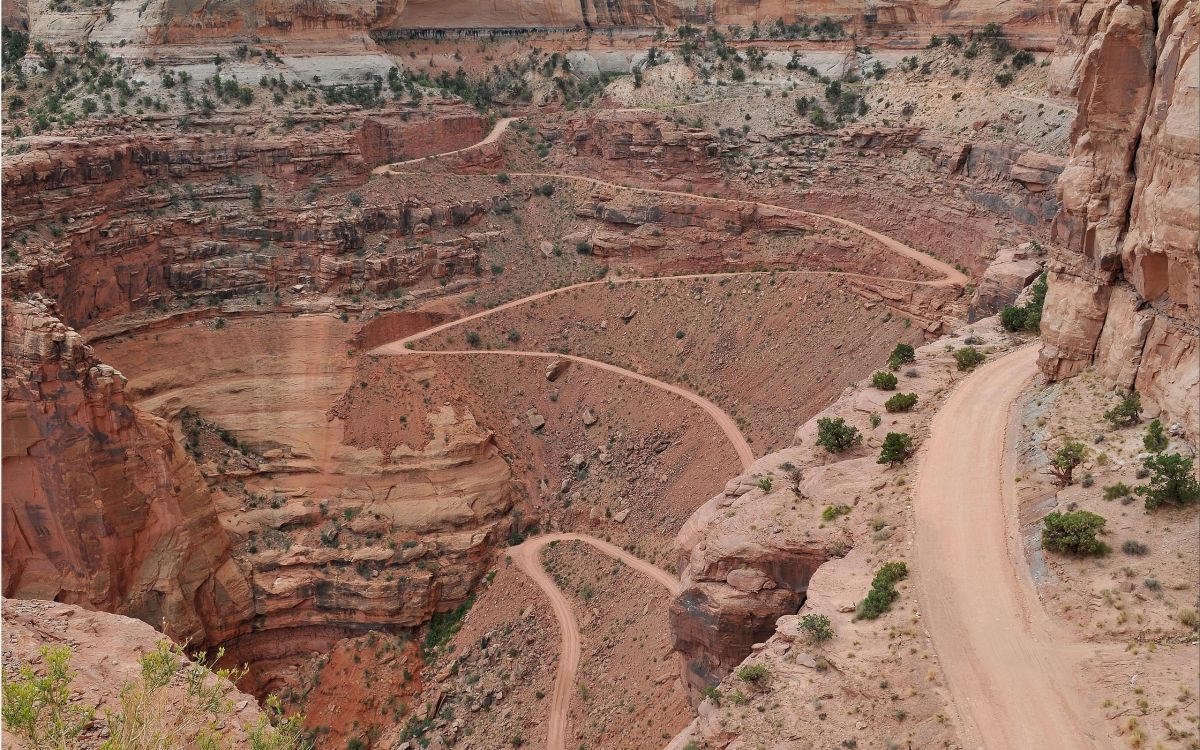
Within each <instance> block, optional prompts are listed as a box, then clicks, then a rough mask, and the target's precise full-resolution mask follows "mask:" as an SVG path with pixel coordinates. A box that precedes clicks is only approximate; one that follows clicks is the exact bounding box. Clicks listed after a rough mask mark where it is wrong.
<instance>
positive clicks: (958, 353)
mask: <svg viewBox="0 0 1200 750" xmlns="http://www.w3.org/2000/svg"><path fill="white" fill-rule="evenodd" d="M985 359H987V357H985V356H984V354H983V352H981V351H979V350H978V349H976V348H975V347H973V346H964V347H963V348H961V349H957V350H955V352H954V361H955V362H956V363H957V364H958V369H959V370H964V371H965V370H973V369H975V367H976V366H978V365H979V363H980V362H983V360H985Z"/></svg>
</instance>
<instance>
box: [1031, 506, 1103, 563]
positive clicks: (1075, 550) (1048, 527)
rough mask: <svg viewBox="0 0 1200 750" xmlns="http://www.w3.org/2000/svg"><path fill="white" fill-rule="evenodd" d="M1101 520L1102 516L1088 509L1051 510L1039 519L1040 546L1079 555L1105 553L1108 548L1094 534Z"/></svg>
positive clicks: (1090, 555)
mask: <svg viewBox="0 0 1200 750" xmlns="http://www.w3.org/2000/svg"><path fill="white" fill-rule="evenodd" d="M1104 524H1105V519H1104V516H1101V515H1097V514H1095V513H1092V512H1090V511H1086V510H1073V511H1068V512H1066V513H1060V512H1059V511H1054V512H1052V513H1049V514H1047V515H1046V517H1045V518H1043V519H1042V548H1043V549H1046V550H1049V551H1050V552H1058V553H1060V554H1064V555H1076V556H1079V557H1098V556H1100V555H1107V554H1108V553H1109V552H1110V551H1111V548H1110V547H1109V546H1108V545H1107V544H1105V543H1104V542H1102V541H1100V540H1099V539H1097V538H1096V534H1097V533H1098V532H1101V531H1103V529H1104Z"/></svg>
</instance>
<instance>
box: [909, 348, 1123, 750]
mask: <svg viewBox="0 0 1200 750" xmlns="http://www.w3.org/2000/svg"><path fill="white" fill-rule="evenodd" d="M1037 351H1038V350H1037V347H1036V346H1027V347H1025V348H1022V349H1019V350H1017V351H1015V352H1013V353H1011V354H1008V355H1006V356H1003V357H1001V358H999V359H996V360H995V361H992V362H989V363H988V364H986V365H984V366H982V367H980V368H979V369H978V370H976V371H975V372H974V373H972V374H971V375H970V376H969V377H968V378H967V379H966V380H965V381H964V382H963V383H962V384H961V385H960V386H959V387H958V389H957V390H956V391H955V392H954V393H953V395H951V396H950V398H949V400H947V402H946V404H945V406H943V407H942V409H941V411H939V412H938V413H937V415H936V416H935V417H934V418H933V422H932V425H931V434H930V437H929V439H928V440H926V441H925V445H924V447H923V450H922V457H921V463H920V474H919V477H918V479H917V483H916V487H915V491H914V499H913V506H914V513H915V517H916V518H915V521H916V523H915V529H916V531H915V543H914V563H915V570H914V578H915V581H916V588H917V590H918V592H919V596H920V600H921V609H922V617H923V618H924V620H925V623H926V627H928V629H929V632H930V635H931V636H932V638H933V644H934V647H935V649H936V651H937V654H938V659H939V662H940V663H941V665H942V669H943V670H944V672H945V674H946V680H947V682H948V686H949V689H950V694H951V696H952V698H953V700H954V705H955V708H956V710H957V713H958V715H959V719H960V722H959V723H960V731H961V733H962V739H963V741H964V743H965V745H966V746H967V747H969V748H988V750H1042V749H1045V750H1051V749H1052V750H1084V749H1085V748H1087V749H1089V750H1090V749H1092V748H1100V747H1106V745H1105V743H1104V741H1103V740H1099V739H1097V734H1098V733H1097V732H1096V731H1095V730H1097V729H1100V731H1103V729H1102V724H1101V723H1100V722H1099V721H1098V720H1095V721H1093V720H1092V717H1091V716H1090V714H1089V711H1090V709H1089V708H1088V707H1087V705H1086V704H1085V701H1084V700H1083V699H1082V690H1081V685H1080V683H1079V679H1078V670H1077V658H1078V656H1080V655H1081V654H1082V651H1081V649H1080V648H1078V647H1077V646H1076V645H1075V644H1073V643H1072V642H1071V639H1070V638H1069V637H1068V636H1066V635H1065V634H1064V633H1061V632H1059V631H1058V630H1057V629H1056V628H1055V626H1054V625H1053V623H1051V622H1050V620H1049V618H1048V617H1047V616H1046V614H1045V611H1044V610H1043V609H1042V606H1041V602H1040V601H1039V600H1038V597H1037V593H1036V592H1035V591H1034V588H1033V580H1032V577H1031V576H1030V573H1029V569H1028V565H1027V563H1026V561H1025V557H1024V552H1023V550H1022V549H1021V541H1020V539H1021V537H1020V530H1019V528H1018V519H1017V508H1016V504H1017V501H1016V488H1015V484H1014V481H1013V479H1014V477H1013V471H1012V468H1011V466H1010V463H1009V461H1008V460H1007V459H1006V456H1007V455H1008V454H1009V450H1008V444H1009V440H1010V434H1009V424H1010V412H1011V411H1012V409H1013V407H1014V403H1015V401H1016V399H1017V398H1018V396H1019V395H1020V393H1021V391H1022V389H1023V388H1024V387H1025V386H1026V384H1027V383H1028V382H1029V381H1030V379H1031V378H1033V377H1034V375H1035V374H1036V372H1037V366H1036V363H1037Z"/></svg>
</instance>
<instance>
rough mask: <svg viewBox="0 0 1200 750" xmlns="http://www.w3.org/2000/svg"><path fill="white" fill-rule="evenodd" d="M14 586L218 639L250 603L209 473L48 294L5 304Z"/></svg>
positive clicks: (9, 556)
mask: <svg viewBox="0 0 1200 750" xmlns="http://www.w3.org/2000/svg"><path fill="white" fill-rule="evenodd" d="M4 332H5V337H4V362H5V370H4V412H3V413H4V522H3V523H4V525H3V528H4V561H5V565H4V594H5V595H6V596H19V597H38V598H45V599H58V600H60V601H66V602H70V603H75V604H80V605H83V606H85V607H88V608H92V609H105V610H109V611H112V612H117V613H120V614H126V615H129V616H131V617H136V618H138V619H141V620H144V621H145V622H148V623H152V624H155V625H163V624H165V627H166V629H167V632H168V633H169V634H171V635H172V636H174V637H177V638H190V639H196V640H201V641H210V640H216V639H220V638H222V637H224V636H225V635H227V634H229V633H230V632H233V631H234V630H236V628H237V627H238V625H239V623H241V622H243V621H244V620H245V619H246V618H247V617H248V615H249V608H250V589H249V584H248V581H247V579H246V575H245V573H244V572H243V571H242V570H241V569H240V568H239V567H238V565H237V564H236V563H234V562H233V560H232V559H231V558H230V550H229V542H228V540H227V538H226V535H225V533H224V531H223V530H222V529H221V527H220V524H219V523H218V522H217V517H216V514H215V509H214V507H213V504H212V501H211V498H210V496H209V493H208V488H207V487H206V486H205V484H204V481H203V479H202V478H201V476H200V473H199V472H198V471H197V470H196V467H195V464H193V463H192V462H191V460H190V459H189V458H188V457H187V455H186V454H185V453H184V452H183V450H182V449H181V448H180V447H179V446H178V445H177V444H176V443H175V441H174V440H173V437H172V435H171V433H170V431H169V430H168V429H167V427H166V425H165V424H164V423H163V422H162V421H161V420H159V419H157V418H155V417H153V416H150V415H149V414H146V413H144V412H142V411H140V410H138V409H137V408H136V407H134V406H133V405H132V404H131V403H130V401H129V400H128V398H127V396H126V394H125V378H124V377H123V376H122V375H121V373H119V372H117V371H116V370H114V369H113V368H112V367H109V366H107V365H105V364H102V363H101V362H100V361H99V360H98V359H96V357H95V356H94V355H93V353H92V349H91V347H89V346H86V345H84V343H83V340H82V338H81V337H80V336H79V334H78V333H76V332H75V331H73V330H71V329H70V328H68V327H67V326H66V325H64V324H63V323H62V322H61V321H60V320H59V319H58V318H57V317H56V315H55V310H54V305H53V303H50V302H47V301H45V300H43V299H41V298H36V297H35V298H32V299H31V300H30V301H28V302H8V303H7V304H6V305H5V311H4Z"/></svg>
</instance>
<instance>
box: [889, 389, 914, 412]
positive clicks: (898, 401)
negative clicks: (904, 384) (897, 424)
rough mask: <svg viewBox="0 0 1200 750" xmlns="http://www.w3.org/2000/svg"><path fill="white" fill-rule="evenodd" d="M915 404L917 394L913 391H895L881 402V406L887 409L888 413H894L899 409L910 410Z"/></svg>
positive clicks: (899, 410)
mask: <svg viewBox="0 0 1200 750" xmlns="http://www.w3.org/2000/svg"><path fill="white" fill-rule="evenodd" d="M916 405H917V394H915V393H897V394H896V395H895V396H892V397H891V398H889V399H888V400H887V401H884V402H883V408H885V409H887V410H888V413H891V414H894V413H896V412H901V411H910V410H911V409H912V408H913V407H914V406H916Z"/></svg>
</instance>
